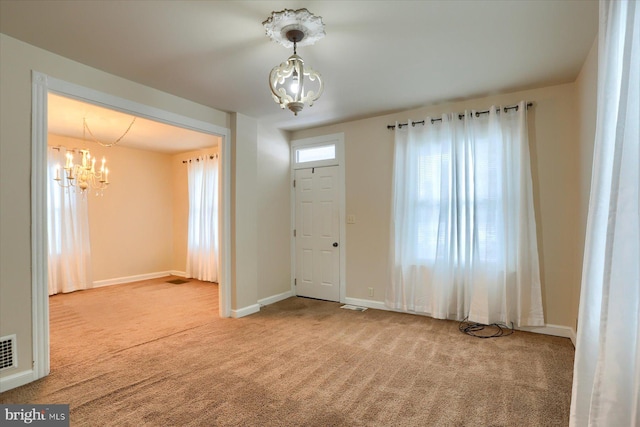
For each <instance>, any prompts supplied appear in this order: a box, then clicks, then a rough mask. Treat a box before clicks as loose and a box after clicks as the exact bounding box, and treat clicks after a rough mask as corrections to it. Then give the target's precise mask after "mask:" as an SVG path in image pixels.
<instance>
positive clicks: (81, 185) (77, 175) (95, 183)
mask: <svg viewBox="0 0 640 427" xmlns="http://www.w3.org/2000/svg"><path fill="white" fill-rule="evenodd" d="M79 151H80V154H81V155H82V159H81V161H80V163H74V162H73V154H72V153H71V152H69V151H67V155H66V163H65V165H64V179H63V178H62V176H61V174H60V165H58V166H56V175H55V177H54V178H53V179H54V180H55V181H57V182H58V184H60V186H61V187H63V188H71V187H75V188H77V189H79V190H80V192H81V193H84V192H85V191H87V190H88V189H89V188H92V189H94V190H97V191H98V190H99V191H100V192H101V191H102V190H104V189H105V188H107V186H108V185H109V169H108V168H106V167H105V163H106V159H105V158H104V157H103V158H102V166H101V167H100V169H99V170H98V171H96V158H95V157H91V153H90V152H89V150H79Z"/></svg>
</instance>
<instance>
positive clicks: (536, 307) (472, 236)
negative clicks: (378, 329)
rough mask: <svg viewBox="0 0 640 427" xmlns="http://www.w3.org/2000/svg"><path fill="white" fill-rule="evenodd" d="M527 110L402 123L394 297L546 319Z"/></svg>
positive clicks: (492, 317)
mask: <svg viewBox="0 0 640 427" xmlns="http://www.w3.org/2000/svg"><path fill="white" fill-rule="evenodd" d="M526 111H527V108H526V104H525V103H524V102H521V103H520V104H519V105H518V108H517V109H509V110H507V111H506V112H505V110H504V109H502V110H500V108H496V107H492V108H491V109H490V111H489V113H488V114H480V115H479V116H477V115H475V114H474V113H473V112H466V113H465V114H464V117H463V118H462V119H460V118H459V116H458V114H453V115H443V116H442V117H441V118H438V119H436V120H431V118H427V119H426V120H425V124H424V125H421V124H417V125H415V126H412V124H411V123H410V124H409V125H408V126H403V127H402V128H401V129H400V128H399V126H396V135H395V151H394V172H393V176H394V182H393V199H392V213H391V217H392V218H391V219H392V221H391V251H390V268H391V281H390V285H389V286H388V288H387V292H386V301H385V302H386V304H387V306H389V307H391V308H394V309H400V310H405V311H414V312H420V313H425V314H429V315H430V316H432V317H435V318H439V319H457V320H462V319H463V318H465V317H467V316H468V317H469V320H471V321H474V322H479V323H484V324H490V323H497V322H502V323H507V324H510V323H511V322H513V323H514V324H515V325H517V326H523V325H533V326H538V325H543V324H544V318H543V313H542V301H541V290H540V273H539V266H538V250H537V241H536V226H535V219H534V211H533V195H532V185H531V168H530V161H529V146H528V137H527V119H526ZM440 119H441V120H440Z"/></svg>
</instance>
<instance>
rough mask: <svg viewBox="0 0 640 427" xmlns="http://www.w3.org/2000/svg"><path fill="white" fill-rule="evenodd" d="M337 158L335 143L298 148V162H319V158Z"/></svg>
mask: <svg viewBox="0 0 640 427" xmlns="http://www.w3.org/2000/svg"><path fill="white" fill-rule="evenodd" d="M335 158H336V146H335V144H331V145H323V146H321V147H310V148H298V149H297V150H296V163H307V162H317V161H319V160H332V159H335Z"/></svg>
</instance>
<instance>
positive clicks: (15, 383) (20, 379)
mask: <svg viewBox="0 0 640 427" xmlns="http://www.w3.org/2000/svg"><path fill="white" fill-rule="evenodd" d="M35 380H36V378H35V372H34V371H33V369H29V370H28V371H23V372H18V373H15V374H13V375H9V376H6V377H2V378H0V393H2V392H5V391H9V390H11V389H12V388H16V387H20V386H23V385H25V384H29V383H30V382H33V381H35Z"/></svg>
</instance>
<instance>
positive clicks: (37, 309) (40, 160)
mask: <svg viewBox="0 0 640 427" xmlns="http://www.w3.org/2000/svg"><path fill="white" fill-rule="evenodd" d="M32 93H33V99H32V101H33V102H32V245H31V246H32V266H33V268H32V293H33V307H32V317H33V319H32V324H33V325H32V326H33V354H34V372H33V376H34V379H38V378H42V377H44V376H46V375H48V373H49V371H50V358H49V300H48V287H47V274H48V268H47V237H46V221H47V190H46V189H47V187H46V186H47V176H46V175H47V174H46V167H45V165H46V159H47V139H48V135H47V134H48V130H49V129H48V125H47V122H48V115H47V110H48V96H49V94H50V93H53V94H57V95H61V96H63V97H66V98H71V99H75V100H79V101H83V102H87V103H89V104H94V105H98V106H101V107H106V108H109V109H113V110H116V111H119V112H123V113H126V114H130V115H133V116H136V117H142V118H144V119H149V120H152V121H155V122H160V123H164V124H167V125H172V126H176V127H178V128H183V129H188V130H192V131H196V132H201V133H204V134H208V135H213V136H215V137H217V138H218V139H219V151H220V153H219V154H220V160H221V162H220V163H221V164H220V180H219V190H220V206H221V209H220V212H219V227H220V238H219V242H220V247H219V249H220V252H219V267H220V275H219V286H218V297H219V315H220V316H222V317H229V315H230V312H231V309H230V298H229V296H230V291H229V286H230V285H229V278H228V274H229V264H230V260H229V256H228V253H227V252H228V250H229V246H230V233H229V226H228V224H229V221H230V207H229V206H230V202H229V201H230V173H229V170H230V156H229V155H228V153H229V152H230V150H229V130H228V129H226V128H221V127H219V126H216V125H213V124H210V123H207V122H202V121H199V120H195V119H191V118H188V117H185V116H181V115H178V114H175V113H171V112H167V111H164V110H160V109H156V108H153V107H149V106H146V105H143V104H138V103H135V102H132V101H128V100H125V99H122V98H118V97H115V96H112V95H108V94H105V93H102V92H98V91H94V90H91V89H88V88H85V87H82V86H78V85H74V84H71V83H68V82H65V81H62V80H58V79H55V78H52V77H50V76H47V75H44V74H42V73H38V72H33V75H32Z"/></svg>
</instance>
